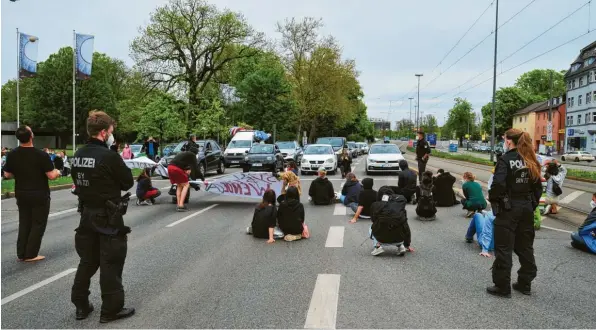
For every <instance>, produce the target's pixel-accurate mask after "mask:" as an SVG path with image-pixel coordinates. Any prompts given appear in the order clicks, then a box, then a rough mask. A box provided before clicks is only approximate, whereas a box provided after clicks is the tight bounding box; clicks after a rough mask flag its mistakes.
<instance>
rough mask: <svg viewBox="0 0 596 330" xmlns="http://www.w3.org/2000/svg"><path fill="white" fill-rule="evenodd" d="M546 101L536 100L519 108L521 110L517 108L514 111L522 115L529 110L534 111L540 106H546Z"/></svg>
mask: <svg viewBox="0 0 596 330" xmlns="http://www.w3.org/2000/svg"><path fill="white" fill-rule="evenodd" d="M546 104H547V102H546V101H541V102H536V103H533V104H530V105H528V106H527V107H525V108H523V109H521V110H517V111H516V112H515V115H523V114H525V113H530V112H534V111H536V110H537V109H540V108H542V107H547V105H546Z"/></svg>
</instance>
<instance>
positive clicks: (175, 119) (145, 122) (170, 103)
mask: <svg viewBox="0 0 596 330" xmlns="http://www.w3.org/2000/svg"><path fill="white" fill-rule="evenodd" d="M181 106H182V107H183V106H184V104H180V103H179V102H176V100H175V99H174V98H173V97H172V96H170V95H167V94H165V93H159V94H158V95H155V96H153V97H152V98H151V100H150V101H149V102H148V104H147V105H146V106H145V107H144V108H143V113H142V116H140V118H139V120H138V122H136V123H135V124H134V129H135V130H136V131H137V133H138V139H141V140H142V139H143V138H145V137H148V136H154V137H159V140H160V141H167V140H172V139H179V138H183V137H184V136H185V135H186V129H185V127H184V125H183V124H182V118H181V117H180V111H179V107H181Z"/></svg>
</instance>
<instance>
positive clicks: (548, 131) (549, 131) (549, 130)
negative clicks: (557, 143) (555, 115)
mask: <svg viewBox="0 0 596 330" xmlns="http://www.w3.org/2000/svg"><path fill="white" fill-rule="evenodd" d="M552 140H553V122H552V121H549V122H548V124H547V125H546V141H552Z"/></svg>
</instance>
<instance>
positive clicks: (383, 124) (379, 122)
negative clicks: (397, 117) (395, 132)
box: [368, 118, 391, 130]
mask: <svg viewBox="0 0 596 330" xmlns="http://www.w3.org/2000/svg"><path fill="white" fill-rule="evenodd" d="M368 120H369V121H370V122H371V123H373V125H375V130H386V129H387V130H388V129H391V122H390V121H387V120H384V119H381V118H368Z"/></svg>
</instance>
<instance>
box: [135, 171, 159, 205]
mask: <svg viewBox="0 0 596 330" xmlns="http://www.w3.org/2000/svg"><path fill="white" fill-rule="evenodd" d="M160 195H161V191H160V190H159V189H157V188H154V187H153V185H152V184H151V169H149V168H146V169H144V170H143V171H142V172H141V174H139V177H138V178H137V205H153V204H155V198H157V197H159V196H160Z"/></svg>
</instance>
